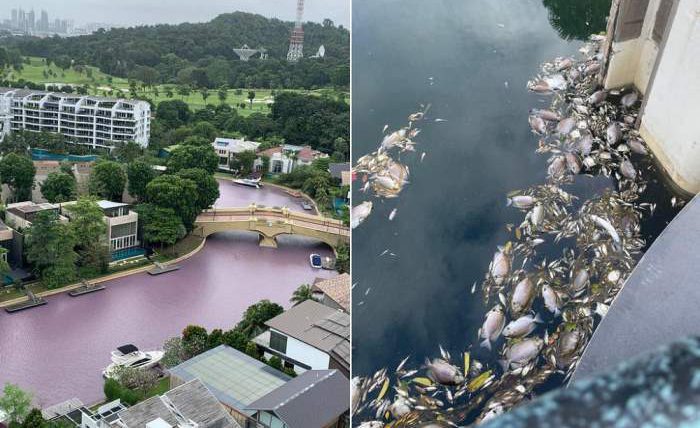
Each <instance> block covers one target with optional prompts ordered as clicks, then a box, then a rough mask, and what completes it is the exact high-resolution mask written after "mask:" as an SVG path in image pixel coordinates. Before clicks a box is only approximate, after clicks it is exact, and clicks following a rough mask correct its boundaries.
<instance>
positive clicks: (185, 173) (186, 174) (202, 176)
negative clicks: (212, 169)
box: [177, 168, 219, 211]
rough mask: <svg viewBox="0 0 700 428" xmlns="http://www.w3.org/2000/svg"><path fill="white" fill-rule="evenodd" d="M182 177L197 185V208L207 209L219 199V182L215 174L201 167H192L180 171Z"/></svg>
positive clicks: (179, 174)
mask: <svg viewBox="0 0 700 428" xmlns="http://www.w3.org/2000/svg"><path fill="white" fill-rule="evenodd" d="M177 175H178V176H179V177H181V178H184V179H187V180H191V181H192V182H194V183H195V184H196V185H197V209H198V210H200V211H201V210H205V209H207V208H209V207H211V206H212V205H214V202H216V200H217V199H219V183H218V182H217V181H216V179H215V178H214V176H213V175H212V174H210V173H208V172H207V171H205V170H203V169H201V168H190V169H183V170H182V171H179V172H178V173H177Z"/></svg>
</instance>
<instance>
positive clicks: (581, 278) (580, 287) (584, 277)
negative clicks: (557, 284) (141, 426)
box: [571, 269, 589, 296]
mask: <svg viewBox="0 0 700 428" xmlns="http://www.w3.org/2000/svg"><path fill="white" fill-rule="evenodd" d="M588 280H589V276H588V270H586V269H579V270H578V271H577V272H576V274H575V275H574V280H573V282H572V283H571V288H572V291H573V293H574V296H579V295H580V294H581V293H583V292H584V291H585V290H586V287H587V286H588Z"/></svg>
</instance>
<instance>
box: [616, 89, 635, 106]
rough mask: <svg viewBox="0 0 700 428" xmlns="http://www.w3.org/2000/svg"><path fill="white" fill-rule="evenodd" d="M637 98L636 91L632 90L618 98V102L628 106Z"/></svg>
mask: <svg viewBox="0 0 700 428" xmlns="http://www.w3.org/2000/svg"><path fill="white" fill-rule="evenodd" d="M638 99H639V96H638V95H637V92H635V91H632V92H630V93H629V94H627V95H625V96H623V97H622V98H621V99H620V104H622V105H623V106H625V107H627V108H630V107H632V106H633V105H634V103H636V102H637V100H638Z"/></svg>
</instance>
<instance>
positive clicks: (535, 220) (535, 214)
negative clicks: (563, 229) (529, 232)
mask: <svg viewBox="0 0 700 428" xmlns="http://www.w3.org/2000/svg"><path fill="white" fill-rule="evenodd" d="M542 221H544V206H542V204H537V205H535V207H534V208H533V209H532V211H530V222H531V223H532V225H533V226H535V227H539V225H541V224H542Z"/></svg>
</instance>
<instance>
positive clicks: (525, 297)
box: [510, 277, 535, 314]
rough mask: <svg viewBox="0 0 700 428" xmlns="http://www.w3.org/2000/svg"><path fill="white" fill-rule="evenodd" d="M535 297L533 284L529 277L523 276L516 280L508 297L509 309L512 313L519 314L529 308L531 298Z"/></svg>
mask: <svg viewBox="0 0 700 428" xmlns="http://www.w3.org/2000/svg"><path fill="white" fill-rule="evenodd" d="M534 297H535V286H534V284H533V283H532V280H530V278H528V277H525V279H523V280H522V281H520V282H518V284H517V285H516V286H515V289H514V290H513V296H512V297H511V299H510V309H511V311H512V313H514V314H521V313H523V312H525V311H527V310H529V309H530V304H531V303H532V299H533V298H534Z"/></svg>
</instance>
